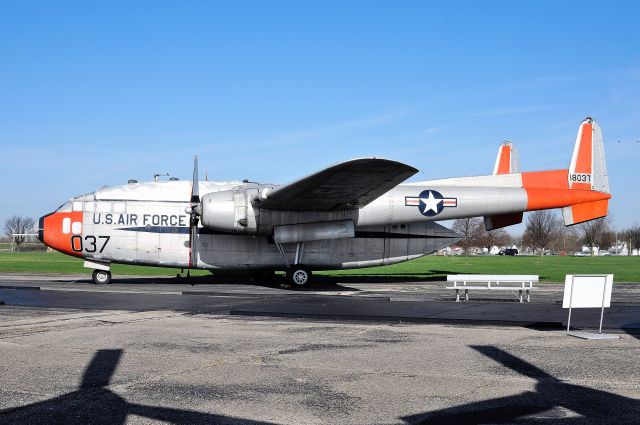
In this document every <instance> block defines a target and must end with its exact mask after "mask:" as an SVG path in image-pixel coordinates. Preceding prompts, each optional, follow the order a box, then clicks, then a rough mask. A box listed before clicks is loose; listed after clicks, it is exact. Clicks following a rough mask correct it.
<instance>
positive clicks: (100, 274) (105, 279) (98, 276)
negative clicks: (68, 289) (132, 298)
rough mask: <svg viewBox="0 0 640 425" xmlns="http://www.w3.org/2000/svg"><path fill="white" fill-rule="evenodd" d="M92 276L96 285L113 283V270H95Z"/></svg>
mask: <svg viewBox="0 0 640 425" xmlns="http://www.w3.org/2000/svg"><path fill="white" fill-rule="evenodd" d="M91 278H92V279H93V283H94V284H96V285H100V284H106V283H111V272H110V271H109V270H94V271H93V274H92V275H91Z"/></svg>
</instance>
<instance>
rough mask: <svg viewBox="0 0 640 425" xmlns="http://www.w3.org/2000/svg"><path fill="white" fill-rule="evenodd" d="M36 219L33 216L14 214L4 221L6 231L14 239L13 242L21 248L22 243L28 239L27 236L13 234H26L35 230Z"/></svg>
mask: <svg viewBox="0 0 640 425" xmlns="http://www.w3.org/2000/svg"><path fill="white" fill-rule="evenodd" d="M34 227H35V221H34V220H33V219H32V218H28V217H22V216H18V215H14V216H12V217H9V218H8V219H7V221H5V223H4V233H5V234H6V235H7V237H9V238H10V239H12V240H13V243H15V244H16V246H17V247H18V251H19V250H20V245H21V244H22V243H24V241H25V240H26V239H27V238H26V236H13V235H15V234H18V235H24V234H25V233H32V232H33V231H34Z"/></svg>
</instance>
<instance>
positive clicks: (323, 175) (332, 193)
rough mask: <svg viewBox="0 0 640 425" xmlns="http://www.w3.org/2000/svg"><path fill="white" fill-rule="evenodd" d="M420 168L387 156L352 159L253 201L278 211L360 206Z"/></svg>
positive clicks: (326, 209)
mask: <svg viewBox="0 0 640 425" xmlns="http://www.w3.org/2000/svg"><path fill="white" fill-rule="evenodd" d="M417 172H418V170H417V169H415V168H413V167H411V166H409V165H406V164H403V163H401V162H396V161H391V160H388V159H378V158H363V159H353V160H351V161H346V162H341V163H340V164H336V165H333V166H331V167H329V168H326V169H324V170H322V171H319V172H317V173H315V174H312V175H310V176H307V177H304V178H302V179H300V180H297V181H295V182H293V183H289V184H287V185H285V186H281V187H279V188H277V189H275V190H274V191H272V192H268V193H266V194H264V195H261V196H260V197H259V198H256V199H255V200H254V201H253V205H254V206H255V207H257V208H262V209H268V210H279V211H339V210H353V209H358V208H362V207H364V206H365V205H367V204H368V203H370V202H371V201H373V200H374V199H376V198H378V197H379V196H380V195H382V194H384V193H386V192H388V191H389V190H391V189H393V188H394V187H396V186H397V185H398V184H400V183H402V182H403V181H405V180H406V179H408V178H409V177H411V176H413V175H414V174H415V173H417Z"/></svg>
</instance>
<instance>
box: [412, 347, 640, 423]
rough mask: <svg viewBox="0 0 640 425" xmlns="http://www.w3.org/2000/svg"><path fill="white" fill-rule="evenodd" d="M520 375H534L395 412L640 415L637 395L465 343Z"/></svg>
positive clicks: (520, 419) (467, 417)
mask: <svg viewBox="0 0 640 425" xmlns="http://www.w3.org/2000/svg"><path fill="white" fill-rule="evenodd" d="M471 348H473V349H474V350H476V351H478V352H480V353H482V354H484V355H485V356H487V357H489V358H491V359H493V360H495V361H496V362H498V363H500V364H501V365H503V366H504V367H507V368H509V369H511V370H512V371H514V372H517V373H519V374H520V375H523V376H526V377H528V378H531V379H535V380H536V381H537V384H536V388H535V391H525V392H522V393H520V394H516V395H513V396H508V397H499V398H494V399H490V400H483V401H479V402H475V403H469V404H465V405H460V406H455V407H450V408H446V409H441V410H436V411H431V412H424V413H420V414H417V415H411V416H406V417H403V418H401V419H402V420H404V421H405V422H407V423H410V424H420V425H427V424H438V425H440V424H504V423H560V424H609V423H610V424H621V423H624V424H629V423H638V421H640V416H639V415H640V401H639V400H637V399H632V398H628V397H624V396H621V395H617V394H613V393H610V392H607V391H602V390H596V389H593V388H588V387H583V386H581V385H573V384H568V383H566V382H563V381H561V380H559V379H557V378H556V377H554V376H551V375H550V374H548V373H547V372H545V371H544V370H542V369H540V368H538V367H536V366H534V365H532V364H531V363H528V362H526V361H524V360H522V359H520V358H518V357H516V356H514V355H512V354H509V353H508V352H506V351H504V350H501V349H499V348H496V347H492V346H471Z"/></svg>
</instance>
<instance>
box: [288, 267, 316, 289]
mask: <svg viewBox="0 0 640 425" xmlns="http://www.w3.org/2000/svg"><path fill="white" fill-rule="evenodd" d="M286 277H287V281H288V282H289V284H290V285H291V287H293V288H308V287H309V286H311V270H309V269H308V268H306V267H305V266H303V265H300V264H296V265H294V266H291V267H290V268H289V270H287V273H286Z"/></svg>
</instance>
